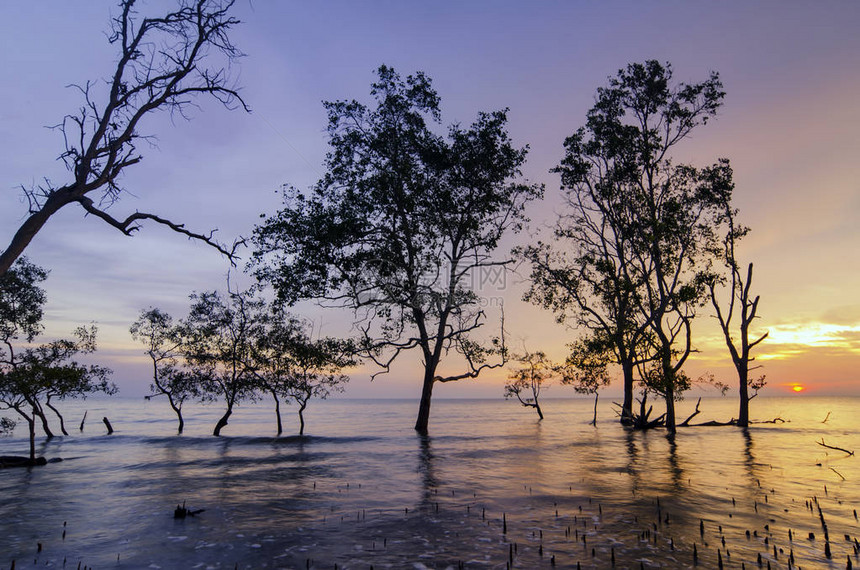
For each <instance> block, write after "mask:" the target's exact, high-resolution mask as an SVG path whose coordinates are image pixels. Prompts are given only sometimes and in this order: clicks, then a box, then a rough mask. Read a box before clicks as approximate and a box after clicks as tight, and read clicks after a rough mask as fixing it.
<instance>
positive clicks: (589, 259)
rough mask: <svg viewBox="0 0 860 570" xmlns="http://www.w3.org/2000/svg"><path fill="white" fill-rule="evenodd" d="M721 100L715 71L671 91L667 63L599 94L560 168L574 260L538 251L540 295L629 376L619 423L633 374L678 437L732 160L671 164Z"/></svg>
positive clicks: (632, 73) (627, 74)
mask: <svg viewBox="0 0 860 570" xmlns="http://www.w3.org/2000/svg"><path fill="white" fill-rule="evenodd" d="M724 95H725V93H724V91H723V89H722V83H721V82H720V80H719V76H718V75H717V74H716V73H712V74H711V76H710V78H709V79H707V80H706V81H704V82H702V83H698V84H692V85H688V84H684V83H678V84H677V85H673V83H672V69H671V67H670V66H668V65H666V66H664V65H662V64H660V63H659V62H657V61H653V60H651V61H646V62H645V63H643V64H639V63H635V64H630V65H628V66H627V68H626V69H622V70H620V71H619V72H618V74H617V76H616V77H614V78H610V80H609V83H608V85H607V86H606V87H601V88H599V89H598V91H597V97H596V102H595V105H594V107H592V109H591V110H590V111H589V112H588V117H587V122H586V125H585V127H583V128H580V129H579V130H578V131H577V132H576V133H574V134H573V135H572V136H570V137H568V139H567V140H566V141H565V150H566V152H565V157H564V159H563V160H562V162H561V164H560V166H559V167H558V169H557V171H558V172H559V173H561V175H562V182H563V185H564V190H565V192H566V193H567V196H568V203H569V204H570V205H572V208H571V212H570V213H569V215H568V216H567V217H563V218H561V219H560V221H559V226H560V227H559V229H558V230H557V231H556V234H557V235H561V236H562V237H564V238H568V239H569V240H570V241H571V242H572V248H571V249H572V252H571V254H570V260H571V261H572V263H555V264H553V263H552V261H553V258H552V257H551V256H550V255H549V254H547V253H546V252H547V251H550V252H551V251H552V248H547V247H546V246H543V249H540V246H539V248H537V249H534V250H533V252H535V253H533V254H532V255H531V259H533V260H534V259H538V261H540V260H541V259H544V260H547V262H546V263H545V264H544V265H545V266H546V268H541V266H540V263H538V264H537V267H538V276H539V277H542V278H544V279H549V280H550V284H549V286H547V287H543V285H542V284H541V282H540V281H537V283H538V286H537V287H538V294H537V295H536V298H537V299H538V301H539V302H541V303H542V304H544V305H545V306H549V307H551V308H553V309H555V310H556V311H563V310H565V309H566V308H567V307H572V308H573V309H574V310H575V311H577V318H578V321H579V323H578V324H582V325H584V326H585V327H586V328H588V329H589V330H591V331H593V332H595V333H598V334H601V335H604V336H606V337H607V338H608V339H610V340H611V342H612V346H613V351H614V353H615V358H616V361H617V362H618V363H619V364H621V366H622V369H623V371H624V375H625V399H624V406H623V413H622V421H624V416H628V417H630V416H631V415H632V411H631V409H632V400H633V395H632V379H633V370H634V368H636V369H639V370H640V371H641V374H640V379H641V380H642V381H643V383H645V385H646V386H647V387H648V388H649V389H650V390H653V391H655V392H657V393H659V394H661V395H662V396H663V398H664V400H665V402H666V409H667V412H666V421H665V423H666V426H667V428H668V429H669V431H670V432H674V429H675V414H674V402H675V400H676V399H677V398H679V397H680V395H681V394H682V393H683V391H684V390H686V389H687V388H688V387H689V381H688V379H687V377H686V376H685V375H684V374H683V372H682V368H683V365H684V363H685V362H686V360H687V358H688V357H689V355H690V353H691V352H692V351H693V347H692V339H691V328H690V325H691V322H692V320H693V318H694V317H695V314H696V309H697V308H698V307H700V306H701V305H702V303H703V300H704V295H705V288H704V286H703V276H704V275H706V274H707V273H708V270H709V265H710V262H711V259H712V252H713V247H714V245H713V244H714V241H715V227H716V226H717V225H718V224H719V223H720V220H721V218H720V205H721V204H725V203H728V202H730V199H731V191H732V181H731V176H732V173H731V168H730V166H729V164H728V161H727V160H725V159H720V160H719V161H718V162H717V163H715V164H713V165H711V166H708V167H704V168H697V167H694V166H691V165H686V164H675V163H674V162H673V161H672V159H671V151H672V150H673V149H674V148H675V146H676V145H677V144H679V143H680V142H681V141H682V140H683V139H685V138H686V137H687V136H688V135H689V134H690V132H692V130H693V129H694V128H696V127H698V126H700V125H703V124H705V123H706V122H707V121H708V119H709V118H710V117H712V116H714V115H715V114H716V111H717V109H718V108H719V106H720V105H721V102H722V99H723V97H724ZM556 259H558V258H556ZM562 259H564V258H562ZM553 272H555V273H553ZM541 273H542V274H543V275H541ZM546 276H548V277H546ZM558 276H560V277H558ZM553 279H554V280H555V281H554V282H553ZM541 287H543V289H541ZM589 300H591V301H593V303H592V304H590V305H589Z"/></svg>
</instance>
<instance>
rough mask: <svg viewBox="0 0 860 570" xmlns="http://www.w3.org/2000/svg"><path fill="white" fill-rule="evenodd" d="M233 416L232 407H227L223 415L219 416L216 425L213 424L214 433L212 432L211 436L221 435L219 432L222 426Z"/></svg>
mask: <svg viewBox="0 0 860 570" xmlns="http://www.w3.org/2000/svg"><path fill="white" fill-rule="evenodd" d="M232 414H233V406H232V405H228V406H227V410H226V411H225V412H224V415H223V416H221V419H220V420H218V423H217V424H215V431H213V432H212V435H214V436H216V437H218V436H220V435H221V430H222V429H223V428H224V426H226V425H227V420H228V419H230V416H231V415H232Z"/></svg>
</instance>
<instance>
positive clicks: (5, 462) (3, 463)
mask: <svg viewBox="0 0 860 570" xmlns="http://www.w3.org/2000/svg"><path fill="white" fill-rule="evenodd" d="M47 464H48V460H47V459H45V458H44V457H37V458H36V459H32V460H31V459H30V458H29V457H24V456H20V455H0V468H4V467H33V466H34V465H47Z"/></svg>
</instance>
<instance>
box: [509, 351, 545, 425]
mask: <svg viewBox="0 0 860 570" xmlns="http://www.w3.org/2000/svg"><path fill="white" fill-rule="evenodd" d="M515 360H516V362H519V363H521V364H523V366H521V367H520V368H517V369H516V370H514V371H513V372H512V373H511V374H510V375H509V376H508V382H507V383H506V384H505V399H506V400H509V399H511V398H516V399H517V400H518V401H519V403H520V404H522V405H523V406H525V407H527V408H534V409H535V411H536V412H537V415H538V417H539V418H540V419H543V412H542V411H541V409H540V393H541V389H542V388H543V387H544V386H545V385H547V384H549V382H550V381H551V380H552V379H553V377H554V376H555V375H556V368H555V367H554V366H553V364H552V362H550V361H549V359H547V357H546V353H544V352H543V351H537V352H528V351H526V353H525V354H523V355H522V356H517V357H516V358H515Z"/></svg>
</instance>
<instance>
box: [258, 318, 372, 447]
mask: <svg viewBox="0 0 860 570" xmlns="http://www.w3.org/2000/svg"><path fill="white" fill-rule="evenodd" d="M263 321H264V326H263V327H262V328H261V329H260V333H259V335H258V337H257V339H256V340H255V342H254V355H253V363H252V366H251V369H252V370H253V372H254V374H255V375H256V376H257V378H258V379H259V380H260V382H259V384H260V387H261V390H263V391H266V392H268V393H269V394H271V395H272V399H273V400H274V401H275V417H276V419H277V426H278V435H280V434H281V433H283V423H282V422H281V411H280V403H281V398H286V399H287V400H288V401H294V402H296V404H298V407H299V409H298V414H299V435H303V434H304V430H305V418H304V412H305V409H307V406H308V402H309V401H310V399H311V398H321V399H325V398H327V397H328V396H329V395H330V394H331V392H332V391H343V384H345V383H346V382H348V381H349V377H348V376H346V375H344V374H341V373H340V371H341V369H343V368H345V367H347V366H352V365H354V364H355V361H354V360H353V358H352V356H351V355H352V354H353V353H354V352H355V347H354V346H353V344H352V343H351V342H349V341H341V340H337V339H333V338H323V339H318V340H312V339H311V337H310V331H308V325H307V323H306V322H304V321H302V320H301V319H299V318H297V317H294V316H292V315H289V314H287V313H285V312H284V311H282V310H280V308H279V307H277V306H272V307H270V308H269V311H268V314H267V315H266V316H265V318H264V320H263Z"/></svg>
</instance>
